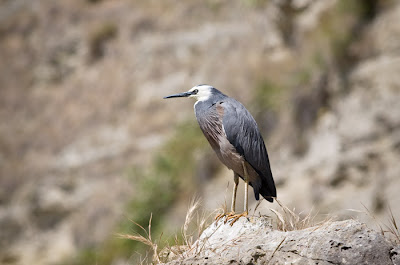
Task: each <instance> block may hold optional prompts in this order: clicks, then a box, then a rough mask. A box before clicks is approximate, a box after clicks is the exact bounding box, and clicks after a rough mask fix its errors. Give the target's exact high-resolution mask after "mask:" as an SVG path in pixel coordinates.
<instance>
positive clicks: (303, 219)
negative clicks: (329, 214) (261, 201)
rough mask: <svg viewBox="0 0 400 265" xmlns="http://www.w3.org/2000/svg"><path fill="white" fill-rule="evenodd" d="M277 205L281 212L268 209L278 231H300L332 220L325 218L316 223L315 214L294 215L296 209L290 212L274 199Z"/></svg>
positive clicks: (311, 212)
mask: <svg viewBox="0 0 400 265" xmlns="http://www.w3.org/2000/svg"><path fill="white" fill-rule="evenodd" d="M275 200H276V202H277V203H278V205H279V206H280V207H281V211H277V210H274V209H270V210H271V211H272V212H273V213H274V214H275V217H276V220H275V223H276V228H277V229H278V230H280V231H284V232H286V231H293V230H302V229H306V228H309V227H314V226H322V225H325V224H328V223H330V222H331V221H332V218H326V219H324V220H322V221H320V222H316V221H315V219H316V217H317V214H313V211H312V209H311V211H310V212H309V213H308V214H306V215H305V216H304V215H303V214H302V213H301V212H300V213H296V209H293V210H290V209H289V208H288V207H287V206H286V205H284V204H283V203H282V202H281V201H279V200H277V199H275Z"/></svg>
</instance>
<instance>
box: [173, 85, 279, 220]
mask: <svg viewBox="0 0 400 265" xmlns="http://www.w3.org/2000/svg"><path fill="white" fill-rule="evenodd" d="M173 97H194V98H196V99H197V100H198V101H197V102H196V103H195V105H194V109H195V114H196V118H197V121H198V123H199V125H200V128H201V130H202V131H203V134H204V136H205V137H206V138H207V140H208V142H209V143H210V145H211V147H212V148H213V149H214V151H215V153H216V154H217V156H218V158H219V159H220V160H221V162H222V163H223V164H225V165H226V166H227V167H228V168H229V169H231V170H233V172H234V180H235V187H234V194H233V200H232V211H234V208H235V200H236V189H237V184H238V177H240V178H242V179H243V180H244V181H245V183H246V184H247V183H248V184H250V185H251V186H252V187H253V189H254V195H255V198H256V199H257V200H259V195H260V194H261V195H262V196H263V197H264V198H265V199H266V200H268V201H269V202H273V198H276V188H275V183H274V180H273V176H272V172H271V168H270V163H269V158H268V153H267V149H266V148H265V143H264V140H263V138H262V136H261V133H260V131H259V129H258V126H257V123H256V121H255V120H254V118H253V116H252V115H251V114H250V112H249V111H248V110H247V109H246V108H245V107H244V106H243V105H242V104H241V103H240V102H238V101H237V100H235V99H233V98H230V97H228V96H226V95H225V94H223V93H222V92H220V91H219V90H217V89H216V88H214V87H212V86H208V85H199V86H195V87H193V88H192V89H190V90H189V91H188V92H184V93H179V94H175V95H171V96H168V97H165V98H173ZM245 193H246V195H245V196H247V190H246V192H245ZM245 201H246V202H245V204H246V205H245V207H246V213H247V211H248V209H247V207H248V206H247V197H245Z"/></svg>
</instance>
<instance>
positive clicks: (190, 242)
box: [117, 200, 215, 264]
mask: <svg viewBox="0 0 400 265" xmlns="http://www.w3.org/2000/svg"><path fill="white" fill-rule="evenodd" d="M200 205H201V202H200V201H199V200H193V201H192V202H191V203H190V206H189V209H188V211H187V213H186V217H185V222H184V224H183V226H182V229H181V235H180V237H181V238H182V239H178V235H177V236H176V237H175V245H174V246H167V247H165V248H163V249H162V250H159V245H160V243H164V242H162V241H161V236H160V238H159V239H158V240H157V241H155V240H153V238H152V236H151V220H152V216H151V217H150V220H149V225H148V229H147V230H146V229H145V228H144V227H142V226H141V225H139V224H138V223H136V222H135V221H133V220H130V221H131V222H132V223H134V224H135V225H136V226H137V227H139V228H140V229H141V230H142V231H143V232H144V235H141V234H133V235H130V234H117V236H119V237H120V238H125V239H129V240H133V241H137V242H140V243H143V244H145V245H147V246H149V247H150V249H151V252H152V258H151V259H152V263H153V264H160V263H163V262H166V261H171V260H176V259H179V258H184V253H185V252H186V251H190V250H192V249H193V248H194V242H195V241H196V239H197V238H198V237H199V236H200V235H201V233H202V232H203V231H204V229H205V228H206V227H207V225H208V224H209V221H210V220H212V216H213V215H214V214H215V212H212V213H208V214H207V213H206V212H205V211H202V212H199V208H200ZM142 263H143V264H144V263H145V260H143V261H142Z"/></svg>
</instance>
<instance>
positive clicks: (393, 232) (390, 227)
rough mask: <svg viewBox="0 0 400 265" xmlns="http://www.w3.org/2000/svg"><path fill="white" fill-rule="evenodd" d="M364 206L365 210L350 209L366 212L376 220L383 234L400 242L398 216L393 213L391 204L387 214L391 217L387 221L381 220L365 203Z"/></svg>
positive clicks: (378, 228)
mask: <svg viewBox="0 0 400 265" xmlns="http://www.w3.org/2000/svg"><path fill="white" fill-rule="evenodd" d="M362 206H363V207H364V209H365V211H358V210H353V209H350V211H354V212H361V213H366V214H367V215H368V216H369V217H370V218H371V219H372V220H373V221H374V223H375V225H376V227H377V230H378V231H379V232H380V233H381V234H382V236H384V237H385V238H387V239H389V240H391V241H394V242H396V243H397V244H400V227H399V226H398V224H397V221H396V218H395V217H394V215H393V211H392V208H391V207H390V205H389V206H388V209H387V215H388V216H389V218H388V220H387V221H386V222H383V221H379V220H378V219H377V218H376V217H375V215H374V214H373V213H372V212H371V211H370V210H369V209H368V208H367V207H366V206H365V205H364V204H362Z"/></svg>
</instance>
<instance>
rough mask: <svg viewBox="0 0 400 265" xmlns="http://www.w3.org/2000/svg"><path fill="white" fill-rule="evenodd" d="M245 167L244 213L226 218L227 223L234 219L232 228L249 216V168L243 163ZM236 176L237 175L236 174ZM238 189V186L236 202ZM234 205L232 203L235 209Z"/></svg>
mask: <svg viewBox="0 0 400 265" xmlns="http://www.w3.org/2000/svg"><path fill="white" fill-rule="evenodd" d="M242 166H243V172H244V176H243V178H244V182H245V187H244V212H243V213H241V214H230V215H228V216H227V217H226V222H227V221H228V220H230V219H233V220H232V222H231V223H230V225H231V226H232V225H233V224H234V223H235V222H236V221H237V220H239V218H240V217H242V216H243V217H246V216H247V215H248V214H249V201H248V193H249V175H248V173H247V168H246V164H245V162H244V161H243V162H242ZM235 175H236V174H235ZM236 189H237V185H235V187H234V196H235V202H236ZM234 206H235V205H234V203H233V201H232V207H234ZM232 212H233V213H234V208H233V209H232Z"/></svg>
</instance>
